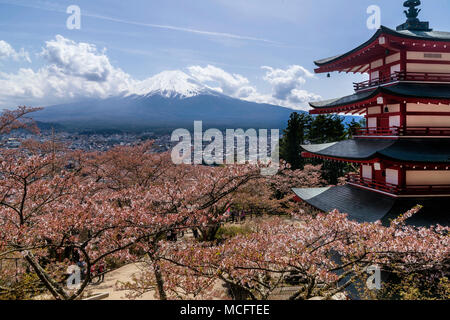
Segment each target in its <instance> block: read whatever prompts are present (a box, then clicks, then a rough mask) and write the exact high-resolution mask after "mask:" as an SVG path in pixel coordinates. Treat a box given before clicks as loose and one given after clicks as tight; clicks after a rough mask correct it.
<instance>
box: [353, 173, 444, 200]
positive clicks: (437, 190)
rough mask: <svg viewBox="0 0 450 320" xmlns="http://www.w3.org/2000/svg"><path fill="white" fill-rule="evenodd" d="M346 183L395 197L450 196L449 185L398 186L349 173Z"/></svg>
mask: <svg viewBox="0 0 450 320" xmlns="http://www.w3.org/2000/svg"><path fill="white" fill-rule="evenodd" d="M347 181H348V182H349V183H351V184H354V185H358V186H361V187H366V188H370V189H374V190H379V191H383V192H387V193H390V194H395V195H443V194H450V184H449V185H434V186H430V185H408V186H399V185H395V184H391V183H387V182H381V181H376V180H373V179H368V178H363V177H361V176H360V175H359V174H356V173H351V174H348V175H347Z"/></svg>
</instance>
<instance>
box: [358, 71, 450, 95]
mask: <svg viewBox="0 0 450 320" xmlns="http://www.w3.org/2000/svg"><path fill="white" fill-rule="evenodd" d="M397 81H420V82H450V74H449V73H433V72H406V71H396V72H394V73H392V74H390V75H389V76H386V77H381V78H374V79H371V80H367V81H363V82H354V83H353V86H354V88H355V90H356V91H359V90H364V89H368V88H372V87H377V86H379V85H382V84H387V83H391V82H397Z"/></svg>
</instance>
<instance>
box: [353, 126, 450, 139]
mask: <svg viewBox="0 0 450 320" xmlns="http://www.w3.org/2000/svg"><path fill="white" fill-rule="evenodd" d="M353 135H354V136H414V137H448V136H450V127H407V128H402V127H389V128H375V127H373V128H372V127H370V128H356V129H354V130H353Z"/></svg>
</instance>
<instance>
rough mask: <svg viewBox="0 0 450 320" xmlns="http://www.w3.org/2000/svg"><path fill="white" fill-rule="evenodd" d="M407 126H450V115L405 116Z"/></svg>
mask: <svg viewBox="0 0 450 320" xmlns="http://www.w3.org/2000/svg"><path fill="white" fill-rule="evenodd" d="M406 125H407V126H408V127H434V128H439V127H450V116H438V115H436V116H430V115H425V116H406Z"/></svg>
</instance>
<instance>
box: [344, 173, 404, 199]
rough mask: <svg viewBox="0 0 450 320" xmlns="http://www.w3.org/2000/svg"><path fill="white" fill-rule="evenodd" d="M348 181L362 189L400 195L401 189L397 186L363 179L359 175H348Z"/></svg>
mask: <svg viewBox="0 0 450 320" xmlns="http://www.w3.org/2000/svg"><path fill="white" fill-rule="evenodd" d="M347 181H348V182H350V183H353V184H357V185H360V186H362V187H367V188H370V189H375V190H380V191H384V192H388V193H392V194H399V193H400V187H399V186H398V185H395V184H390V183H386V182H379V181H376V180H373V179H368V178H363V177H361V176H360V175H359V174H354V173H352V174H348V175H347Z"/></svg>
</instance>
